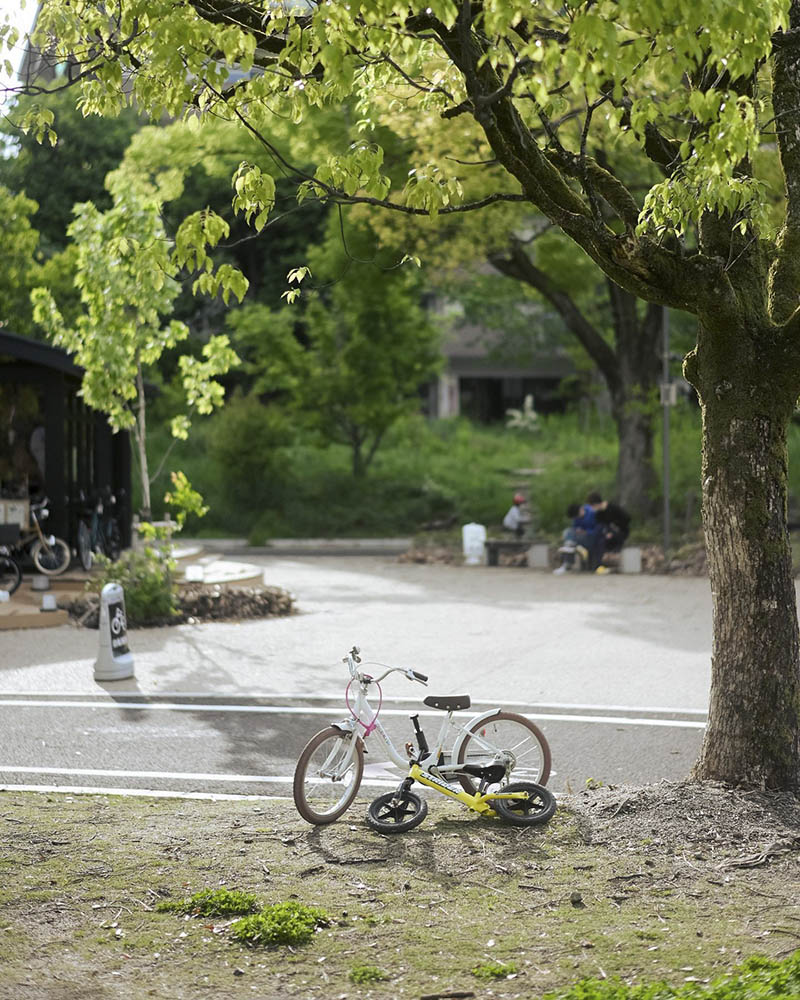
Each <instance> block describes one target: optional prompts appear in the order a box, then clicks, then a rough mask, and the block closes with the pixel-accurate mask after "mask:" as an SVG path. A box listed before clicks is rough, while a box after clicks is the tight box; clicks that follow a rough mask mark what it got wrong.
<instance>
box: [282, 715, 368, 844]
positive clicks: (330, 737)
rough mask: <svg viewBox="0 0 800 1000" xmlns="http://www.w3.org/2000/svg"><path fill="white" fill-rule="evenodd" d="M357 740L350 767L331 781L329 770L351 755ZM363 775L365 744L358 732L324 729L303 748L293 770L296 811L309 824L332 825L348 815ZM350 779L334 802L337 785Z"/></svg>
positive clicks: (333, 727)
mask: <svg viewBox="0 0 800 1000" xmlns="http://www.w3.org/2000/svg"><path fill="white" fill-rule="evenodd" d="M351 740H355V741H356V743H355V749H354V751H353V754H352V759H351V760H350V763H349V766H348V769H347V771H346V772H345V774H344V775H343V776H342V778H338V779H336V778H332V777H331V776H330V774H323V773H322V772H323V771H330V770H331V768H332V767H335V765H336V763H337V760H339V759H340V758H341V757H342V756H344V755H345V754H347V753H349V751H350V741H351ZM363 774H364V744H363V742H362V741H361V738H360V737H359V736H357V735H356V734H355V733H345V732H342V730H341V729H337V728H336V726H329V727H328V728H327V729H322V730H321V731H320V732H318V733H317V734H316V735H315V736H312V737H311V739H310V740H309V741H308V743H307V744H306V745H305V747H304V748H303V752H302V753H301V754H300V757H299V758H298V760H297V766H296V767H295V770H294V783H293V785H292V794H293V796H294V804H295V806H296V807H297V811H298V812H299V813H300V815H301V816H302V817H303V819H304V820H305V821H306V822H307V823H313V824H314V825H315V826H323V825H325V824H326V823H333V822H334V820H337V819H338V818H339V817H340V816H341V815H342V814H343V813H345V812H346V811H347V810H348V809H349V808H350V804H351V803H352V801H353V799H354V798H355V797H356V795H357V794H358V789H359V787H360V786H361V778H362V776H363ZM345 778H346V779H347V784H344V785H341V794H340V795H339V796H338V798H337V797H336V796H335V795H334V796H333V801H332V802H331V792H332V791H333V792H335V791H336V790H337V789H336V786H337V785H340V783H341V782H342V781H343V780H344V779H345Z"/></svg>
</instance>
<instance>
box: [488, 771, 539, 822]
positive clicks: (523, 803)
mask: <svg viewBox="0 0 800 1000" xmlns="http://www.w3.org/2000/svg"><path fill="white" fill-rule="evenodd" d="M503 791H504V792H526V793H527V798H525V797H523V796H520V797H519V798H518V799H491V800H490V802H489V805H490V806H491V807H492V809H494V811H495V812H496V813H497V815H498V816H500V817H501V819H504V820H505V821H506V822H507V823H512V824H513V825H514V826H537V825H538V824H539V823H546V822H547V821H548V820H549V819H550V817H551V816H552V815H553V813H554V812H555V811H556V800H555V796H554V795H553V793H552V792H550V791H548V790H547V789H546V788H543V787H542V786H541V785H537V784H534V782H532V781H515V782H512V784H510V785H506V786H505V787H504V788H503Z"/></svg>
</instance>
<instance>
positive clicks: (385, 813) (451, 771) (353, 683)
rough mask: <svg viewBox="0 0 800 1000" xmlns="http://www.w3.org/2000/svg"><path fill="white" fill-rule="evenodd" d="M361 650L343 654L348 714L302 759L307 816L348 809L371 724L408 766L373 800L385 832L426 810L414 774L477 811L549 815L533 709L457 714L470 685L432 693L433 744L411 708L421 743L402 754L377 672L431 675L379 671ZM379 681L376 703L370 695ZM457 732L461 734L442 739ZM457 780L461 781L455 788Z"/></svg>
mask: <svg viewBox="0 0 800 1000" xmlns="http://www.w3.org/2000/svg"><path fill="white" fill-rule="evenodd" d="M359 654H360V650H359V649H358V647H356V646H354V647H353V648H352V649H351V650H350V652H349V653H348V654H347V656H345V657H344V659H343V661H342V662H343V663H346V664H347V668H348V670H349V673H350V681H349V683H348V685H347V688H346V690H345V704H346V705H347V709H348V712H349V715H348V717H346V718H344V719H342V720H341V721H339V722H334V723H333V724H332V725H330V726H328V727H327V728H326V729H323V730H321V731H320V732H318V733H317V734H316V735H315V736H313V737H312V738H311V739H310V740H309V742H308V743H307V744H306V746H305V748H304V749H303V751H302V753H301V754H300V758H299V759H298V761H297V767H296V768H295V773H294V784H293V794H294V802H295V805H296V807H297V810H298V812H299V813H300V815H301V816H302V817H303V819H305V820H306V821H307V822H309V823H314V824H317V825H322V824H325V823H332V822H333V821H334V820H336V819H338V818H339V817H340V816H341V815H343V813H344V812H346V810H347V809H348V808H349V807H350V805H351V804H352V802H353V799H355V797H356V794H357V793H358V789H359V787H360V785H361V779H362V777H363V774H364V744H365V742H366V741H367V740H368V739H369V738H370V737H371V736H372V735H373V734H377V735H378V736H379V737H380V739H381V741H382V743H383V745H384V747H385V749H386V753H387V754H388V757H389V759H390V760H391V761H392V762H393V763H394V764H396V765H397V766H398V767H400V768H402V769H403V770H404V771H408V774H407V776H406V777H405V778H404V780H403V782H402V784H401V785H400V787H399V788H398V790H397V791H396V792H394V793H389V794H388V795H383V796H380V797H379V798H378V799H376V800H375V802H374V803H372V805H371V806H370V807H369V811H368V814H367V821H368V822H369V823H370V825H372V826H374V827H375V828H376V829H379V830H381V831H382V832H395V833H400V832H402V831H403V830H409V829H411V828H412V827H413V826H416V825H417V824H418V823H421V822H422V820H423V819H424V818H425V813H426V812H427V804H426V803H425V801H424V799H420V798H419V797H418V796H416V795H414V794H413V793H412V792H410V785H411V783H413V782H414V781H419V782H420V783H422V784H426V785H428V786H429V787H431V788H435V789H436V790H437V791H442V792H444V793H445V794H448V795H452V797H453V798H457V799H459V801H461V802H463V803H464V804H465V805H467V806H468V807H469V808H470V809H473V810H474V811H476V812H480V813H483V814H485V815H495V814H499V815H503V816H505V818H506V819H510V820H511V821H512V822H513V821H514V819H513V818H512V816H511V815H510V814H513V816H514V817H515V818H517V819H518V820H521V821H522V822H524V823H526V824H527V823H530V822H544V820H546V819H548V818H549V817H550V816H551V815H552V812H553V810H554V809H555V800H554V799H553V797H552V795H551V794H550V792H548V791H547V790H546V789H545V788H544V787H543V786H544V785H545V784H546V783H547V779H548V778H549V776H550V762H551V756H550V747H549V746H548V743H547V740H546V739H545V736H544V734H543V733H542V731H541V730H540V729H539V727H538V726H536V725H535V724H534V723H533V722H531V721H530V719H527V718H525V716H524V715H518V714H516V713H515V712H506V711H504V710H503V709H500V708H494V709H490V710H489V711H487V712H482V713H480V714H479V715H476V716H474V717H472V718H471V719H469V720H467V721H466V722H465V723H464V724H461V723H460V722H457V721H456V720H455V719H454V717H453V716H454V713H456V712H463V711H465V710H466V709H468V708H469V707H470V697H469V695H458V696H453V697H437V696H429V697H427V698H425V699H424V702H423V703H424V704H425V705H427V706H428V707H430V708H433V709H439V710H441V711H443V712H445V713H446V714H445V717H444V719H443V721H442V724H441V728H440V731H439V734H438V736H437V739H436V743H435V745H434V746H433V748H430V747H428V744H427V741H426V740H425V736H424V733H422V731H421V729H420V727H419V719H418V716H413V715H412V716H411V721H412V722H413V723H414V728H415V730H416V733H417V740H418V749H417V750H415V749H414V747H413V745H412V744H411V743H407V744H406V747H405V754H402V753H400V752H399V751H398V750H397V749H396V747H395V746H394V744H393V743H392V741H391V739H390V738H389V736H388V734H387V733H386V731H385V729H384V728H383V726H382V725H381V723H380V721H379V720H378V716H379V714H380V710H381V703H382V700H383V695H382V692H381V686H380V682H381V681H382V680H383V679H384V678H385V677H388V675H389V674H392V673H401V674H403V675H404V676H405V677H407V678H408V679H409V680H412V681H416V682H418V683H420V684H425V685H426V684H427V681H428V678H427V677H426V676H425V674H421V673H418V672H417V671H416V670H411V669H410V668H406V667H386V664H375V665H376V666H381V667H386V669H385V671H384V672H383V673H382V674H381V675H380V676H379V677H373V676H371V675H370V674H367V673H364V672H363V670H361V669H359V667H358V664H360V663H361V657H360V655H359ZM364 665H365V666H371V665H372V664H364ZM373 690H374V691H376V692H377V696H378V707H377V709H373V708H372V706H371V705H370V703H369V697H368V696H369V694H370V692H371V691H373ZM451 733H454V734H455V738H454V740H453V742H452V745H451V746H450V748H449V749H445V747H446V746H447V744H448V742H449V737H450V735H451ZM409 769H410V770H409ZM512 774H513V777H514V784H513V785H512V784H511V778H512ZM456 782H457V783H458V784H459V785H460V786H461V789H462V791H460V792H459V791H456V788H455V783H456ZM445 789H446V791H445ZM395 800H396V801H395ZM501 802H503V803H504V804H503V805H500V803H501ZM530 817H534V819H531V818H530Z"/></svg>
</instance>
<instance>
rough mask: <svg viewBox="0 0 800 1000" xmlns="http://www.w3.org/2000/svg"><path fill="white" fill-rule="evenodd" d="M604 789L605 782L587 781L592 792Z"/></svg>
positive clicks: (592, 779)
mask: <svg viewBox="0 0 800 1000" xmlns="http://www.w3.org/2000/svg"><path fill="white" fill-rule="evenodd" d="M602 787H603V782H602V781H600V780H599V779H598V778H587V779H586V788H587V789H588V790H589V791H590V792H594V791H596V790H597V789H598V788H602Z"/></svg>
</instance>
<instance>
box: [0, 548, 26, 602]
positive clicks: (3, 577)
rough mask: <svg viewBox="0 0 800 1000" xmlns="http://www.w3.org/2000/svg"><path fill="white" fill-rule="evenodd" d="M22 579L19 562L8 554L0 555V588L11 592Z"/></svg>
mask: <svg viewBox="0 0 800 1000" xmlns="http://www.w3.org/2000/svg"><path fill="white" fill-rule="evenodd" d="M21 581H22V570H21V569H20V568H19V564H18V563H17V562H16V561H15V560H14V559H11V558H10V557H9V556H0V590H5V591H7V592H8V593H9V594H13V593H14V591H15V590H16V589H17V587H19V585H20V583H21Z"/></svg>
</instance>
